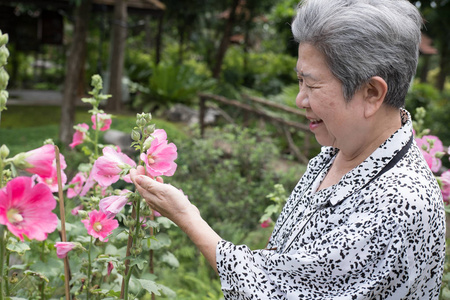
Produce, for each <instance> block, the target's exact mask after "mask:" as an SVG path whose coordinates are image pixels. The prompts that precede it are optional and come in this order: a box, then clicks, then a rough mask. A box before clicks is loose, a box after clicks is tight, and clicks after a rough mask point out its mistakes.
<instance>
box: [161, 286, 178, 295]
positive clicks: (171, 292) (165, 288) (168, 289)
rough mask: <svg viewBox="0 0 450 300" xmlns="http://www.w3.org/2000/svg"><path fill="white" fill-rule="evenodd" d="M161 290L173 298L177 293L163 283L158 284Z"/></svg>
mask: <svg viewBox="0 0 450 300" xmlns="http://www.w3.org/2000/svg"><path fill="white" fill-rule="evenodd" d="M158 286H159V288H160V290H161V292H162V293H163V294H164V295H166V296H167V297H168V298H175V297H176V296H177V293H175V292H174V291H173V290H171V289H170V288H168V287H167V286H165V285H162V284H158Z"/></svg>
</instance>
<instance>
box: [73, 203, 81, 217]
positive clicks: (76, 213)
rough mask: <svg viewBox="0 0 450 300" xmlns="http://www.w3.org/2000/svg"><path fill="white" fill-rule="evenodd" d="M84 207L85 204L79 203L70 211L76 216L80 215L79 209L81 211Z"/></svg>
mask: <svg viewBox="0 0 450 300" xmlns="http://www.w3.org/2000/svg"><path fill="white" fill-rule="evenodd" d="M83 208H84V206H83V204H81V205H78V206H76V207H74V208H73V209H72V210H71V211H70V213H71V214H72V215H74V216H78V211H79V210H82V209H83Z"/></svg>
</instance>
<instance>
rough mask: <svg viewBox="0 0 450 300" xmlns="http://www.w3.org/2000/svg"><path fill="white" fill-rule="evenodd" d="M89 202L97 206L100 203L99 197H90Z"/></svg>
mask: <svg viewBox="0 0 450 300" xmlns="http://www.w3.org/2000/svg"><path fill="white" fill-rule="evenodd" d="M91 202H92V203H94V204H97V203H99V202H100V198H99V197H95V196H92V197H91Z"/></svg>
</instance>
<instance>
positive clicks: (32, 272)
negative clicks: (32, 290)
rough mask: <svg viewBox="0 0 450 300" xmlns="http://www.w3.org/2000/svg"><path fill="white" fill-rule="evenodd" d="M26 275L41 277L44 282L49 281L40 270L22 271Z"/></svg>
mask: <svg viewBox="0 0 450 300" xmlns="http://www.w3.org/2000/svg"><path fill="white" fill-rule="evenodd" d="M23 273H24V274H25V275H26V276H34V277H37V278H39V279H41V280H44V281H45V282H47V283H48V282H49V280H48V278H47V276H45V275H44V274H42V273H40V272H34V271H31V270H26V271H24V272H23Z"/></svg>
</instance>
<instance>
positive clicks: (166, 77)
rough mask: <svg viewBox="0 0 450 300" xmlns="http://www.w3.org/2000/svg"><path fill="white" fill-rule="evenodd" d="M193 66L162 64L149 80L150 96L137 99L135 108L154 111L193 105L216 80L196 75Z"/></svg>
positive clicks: (146, 95)
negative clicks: (198, 95)
mask: <svg viewBox="0 0 450 300" xmlns="http://www.w3.org/2000/svg"><path fill="white" fill-rule="evenodd" d="M196 70H197V69H196V68H194V67H193V66H192V65H184V64H183V65H178V64H175V63H170V62H164V63H160V64H159V65H158V66H157V67H155V69H154V70H153V75H152V76H151V77H150V80H149V89H150V91H149V94H144V95H142V97H140V98H139V99H137V100H138V101H137V102H136V103H135V106H142V109H143V110H144V111H154V110H155V108H157V107H169V106H170V105H172V104H175V103H184V104H188V105H189V104H192V103H193V101H194V100H195V99H196V96H197V93H198V92H200V91H204V90H208V89H209V88H211V87H212V86H213V85H214V80H212V79H210V78H207V77H206V76H205V75H202V74H198V73H196Z"/></svg>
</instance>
